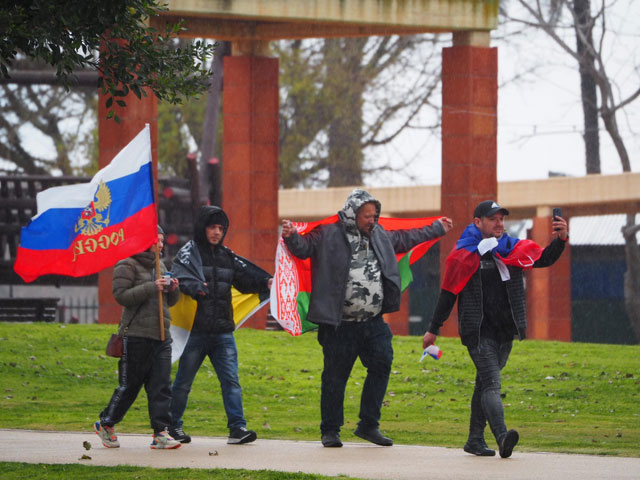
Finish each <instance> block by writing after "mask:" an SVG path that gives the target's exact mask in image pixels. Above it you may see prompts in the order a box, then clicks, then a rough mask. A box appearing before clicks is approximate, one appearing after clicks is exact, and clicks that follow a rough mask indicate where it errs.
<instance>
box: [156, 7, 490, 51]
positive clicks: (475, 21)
mask: <svg viewBox="0 0 640 480" xmlns="http://www.w3.org/2000/svg"><path fill="white" fill-rule="evenodd" d="M166 3H167V5H168V7H169V10H168V12H166V13H164V14H162V15H161V16H160V19H159V20H158V19H153V20H152V21H153V23H154V24H156V25H157V24H159V23H161V22H162V21H164V20H171V21H175V20H177V19H180V18H184V19H185V20H186V26H187V28H188V29H189V32H188V33H187V35H191V36H205V37H213V38H217V39H221V40H231V41H233V40H238V39H249V38H253V39H263V40H270V39H281V38H316V37H333V36H370V35H392V34H415V33H426V32H453V31H466V30H475V31H482V30H484V31H490V30H493V29H495V28H496V27H497V25H498V0H296V1H295V2H293V1H288V0H269V1H265V0H167V2H166Z"/></svg>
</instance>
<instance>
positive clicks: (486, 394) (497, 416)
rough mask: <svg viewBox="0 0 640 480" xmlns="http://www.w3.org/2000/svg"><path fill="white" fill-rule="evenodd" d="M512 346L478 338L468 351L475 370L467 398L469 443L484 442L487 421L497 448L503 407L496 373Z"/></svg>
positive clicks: (502, 432)
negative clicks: (468, 400)
mask: <svg viewBox="0 0 640 480" xmlns="http://www.w3.org/2000/svg"><path fill="white" fill-rule="evenodd" d="M512 345H513V341H508V342H503V343H499V342H497V341H495V340H492V339H490V338H485V337H480V339H479V341H478V345H477V346H475V347H473V348H471V347H468V350H469V355H470V356H471V360H473V363H474V364H475V366H476V385H475V387H474V389H473V396H472V397H471V418H470V421H469V442H477V441H479V440H481V441H484V428H485V426H486V424H487V421H488V422H489V427H490V428H491V431H492V432H493V436H494V437H495V439H496V442H498V444H500V440H502V437H503V436H504V435H505V434H506V433H507V426H506V425H505V422H504V406H503V405H502V399H501V398H500V388H501V384H500V370H502V369H503V368H504V366H505V365H506V364H507V360H508V359H509V354H510V353H511V346H512Z"/></svg>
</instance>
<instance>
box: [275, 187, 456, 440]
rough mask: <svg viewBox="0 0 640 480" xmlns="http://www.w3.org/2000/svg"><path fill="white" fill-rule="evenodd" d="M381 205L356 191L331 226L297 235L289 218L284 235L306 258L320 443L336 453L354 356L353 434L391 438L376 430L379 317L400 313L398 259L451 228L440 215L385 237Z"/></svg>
mask: <svg viewBox="0 0 640 480" xmlns="http://www.w3.org/2000/svg"><path fill="white" fill-rule="evenodd" d="M379 216H380V202H378V201H377V200H376V199H375V198H373V197H372V196H371V195H369V193H367V192H365V191H364V190H360V189H355V190H353V192H351V194H350V195H349V197H348V198H347V201H346V203H345V206H344V208H343V209H342V210H341V211H339V212H338V217H339V220H338V221H337V222H336V223H333V224H328V225H320V226H318V227H316V228H315V229H314V230H312V231H311V232H309V233H308V234H307V235H304V236H303V235H298V234H297V231H296V229H295V227H294V226H293V225H292V224H291V221H289V220H283V222H282V237H283V238H284V242H285V244H286V245H287V248H288V249H289V251H290V252H291V253H292V254H293V255H295V256H297V257H299V258H303V259H304V258H309V257H310V258H311V284H312V290H311V299H310V304H309V313H308V315H307V319H308V320H309V321H311V322H313V323H317V324H318V325H319V329H318V342H319V343H320V345H322V352H323V355H324V370H323V372H322V391H321V400H320V410H321V417H322V422H321V423H320V430H321V433H322V444H323V445H324V446H325V447H341V446H342V442H341V440H340V428H341V427H342V425H343V424H344V412H343V407H344V392H345V387H346V384H347V380H348V379H349V375H350V374H351V369H352V368H353V365H354V363H355V361H356V358H358V357H360V360H361V361H362V364H363V365H364V366H365V368H366V369H367V378H366V380H365V382H364V387H363V389H362V396H361V400H360V422H359V423H358V427H357V428H356V430H355V432H354V433H355V434H356V435H357V436H359V437H360V438H364V439H365V440H368V441H370V442H373V443H375V444H377V445H384V446H391V445H393V440H391V439H390V438H387V437H385V436H384V435H382V433H381V432H380V429H379V426H380V409H381V407H382V401H383V399H384V395H385V393H386V391H387V384H388V382H389V374H390V372H391V363H392V361H393V348H392V346H391V337H392V335H391V330H390V329H389V326H388V325H387V324H386V323H385V322H384V320H383V318H382V314H383V313H388V312H394V311H397V310H399V309H400V294H401V290H400V273H399V271H398V264H397V261H396V256H395V254H396V253H402V252H406V251H408V250H410V249H411V248H413V247H414V246H416V245H418V244H420V243H422V242H425V241H427V240H431V239H433V238H436V237H440V236H442V235H444V234H445V233H446V232H448V231H449V230H451V228H452V226H453V224H452V222H451V220H450V219H449V218H447V217H442V218H440V219H439V220H437V221H435V222H434V223H433V225H431V226H425V227H422V228H415V229H410V230H394V231H389V232H387V231H386V230H385V229H384V228H383V227H382V226H381V225H379V224H378V218H379Z"/></svg>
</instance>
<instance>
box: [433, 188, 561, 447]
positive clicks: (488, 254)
mask: <svg viewBox="0 0 640 480" xmlns="http://www.w3.org/2000/svg"><path fill="white" fill-rule="evenodd" d="M505 215H509V211H508V210H507V209H506V208H502V207H501V206H500V205H498V204H497V203H496V202H494V201H492V200H486V201H484V202H481V203H480V204H478V206H477V207H476V209H475V210H474V213H473V217H474V218H473V223H471V224H470V225H469V226H467V228H466V229H465V231H464V232H463V234H462V236H461V237H460V240H458V242H457V243H456V246H455V247H454V249H453V250H452V251H451V253H450V254H449V256H448V257H447V261H446V267H445V274H444V278H443V281H442V290H441V291H440V298H439V299H438V303H437V305H436V309H435V312H434V314H433V317H432V319H431V324H430V325H429V328H428V330H427V333H425V334H424V337H423V340H422V343H423V347H424V348H427V347H428V346H430V345H433V344H434V343H435V341H436V338H437V335H439V332H440V327H442V324H443V323H444V322H445V320H447V318H449V315H450V313H451V310H452V309H453V306H454V305H455V303H456V299H457V301H458V330H459V333H460V339H461V341H462V344H463V345H465V346H466V347H467V349H468V351H469V356H470V357H471V360H472V361H473V363H474V365H475V367H476V379H475V387H474V390H473V396H472V398H471V416H470V421H469V437H468V440H467V443H466V444H465V446H464V451H465V452H467V453H471V454H473V455H478V456H494V455H495V454H496V452H495V450H492V449H490V448H489V447H488V446H487V443H486V442H485V439H484V430H485V427H486V424H487V421H488V422H489V426H490V428H491V431H492V433H493V435H494V437H495V439H496V442H497V444H498V447H499V451H500V456H501V457H502V458H507V457H510V456H511V453H512V452H513V448H514V447H515V446H516V444H517V443H518V440H519V438H520V436H519V434H518V432H517V431H516V430H507V427H506V424H505V420H504V407H503V405H502V400H501V398H500V388H501V383H500V371H501V370H502V369H503V368H504V366H505V365H506V363H507V360H508V358H509V354H510V352H511V347H512V345H513V339H514V337H515V336H517V337H518V338H520V340H523V339H524V338H525V335H526V330H527V318H526V303H525V300H526V296H525V291H524V275H523V270H525V269H529V268H544V267H549V266H551V265H553V263H555V261H556V260H558V258H560V255H561V254H562V252H563V251H564V247H565V243H566V242H567V241H568V239H569V232H568V228H567V222H566V221H565V220H564V219H563V218H561V217H554V218H553V221H552V235H553V237H555V238H554V239H553V241H552V242H551V243H550V244H549V245H548V246H547V247H546V248H544V249H542V248H541V247H540V246H538V245H537V244H536V243H534V242H533V241H531V240H519V239H517V238H513V237H510V236H508V235H507V234H506V233H505V232H504V217H505Z"/></svg>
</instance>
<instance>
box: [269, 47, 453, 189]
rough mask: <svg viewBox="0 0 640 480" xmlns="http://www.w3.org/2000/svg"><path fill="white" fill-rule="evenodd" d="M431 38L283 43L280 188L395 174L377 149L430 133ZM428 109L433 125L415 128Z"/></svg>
mask: <svg viewBox="0 0 640 480" xmlns="http://www.w3.org/2000/svg"><path fill="white" fill-rule="evenodd" d="M441 41H442V40H441V38H440V37H439V36H437V35H423V36H394V37H371V38H346V39H345V38H334V39H326V40H308V41H300V40H296V41H283V42H278V43H276V44H275V45H274V49H275V50H276V53H277V55H278V57H279V58H280V66H281V67H280V68H281V74H280V83H281V97H282V98H281V115H280V183H281V185H282V186H284V187H294V186H300V185H306V186H310V185H320V186H341V185H360V184H362V182H363V177H364V176H366V175H371V174H380V172H383V171H386V170H392V169H393V168H394V167H392V166H391V165H389V162H384V161H382V162H381V161H380V159H379V158H377V156H376V155H375V152H376V150H375V149H376V147H380V146H383V145H387V144H389V143H391V142H392V141H393V140H394V139H395V138H397V137H398V135H400V133H401V132H403V131H404V130H405V129H410V128H421V129H425V130H430V131H432V132H437V129H438V127H439V117H438V115H437V111H438V110H437V108H436V107H435V106H434V105H433V103H436V102H435V101H434V102H433V103H431V99H432V98H433V97H435V92H436V91H437V89H438V88H439V86H440V70H439V68H440V61H439V60H440V48H438V47H439V45H440V42H441ZM424 107H432V108H433V112H434V117H435V118H437V120H436V121H435V122H434V124H433V125H421V124H420V123H419V121H418V118H419V114H420V112H422V111H423V109H424Z"/></svg>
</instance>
